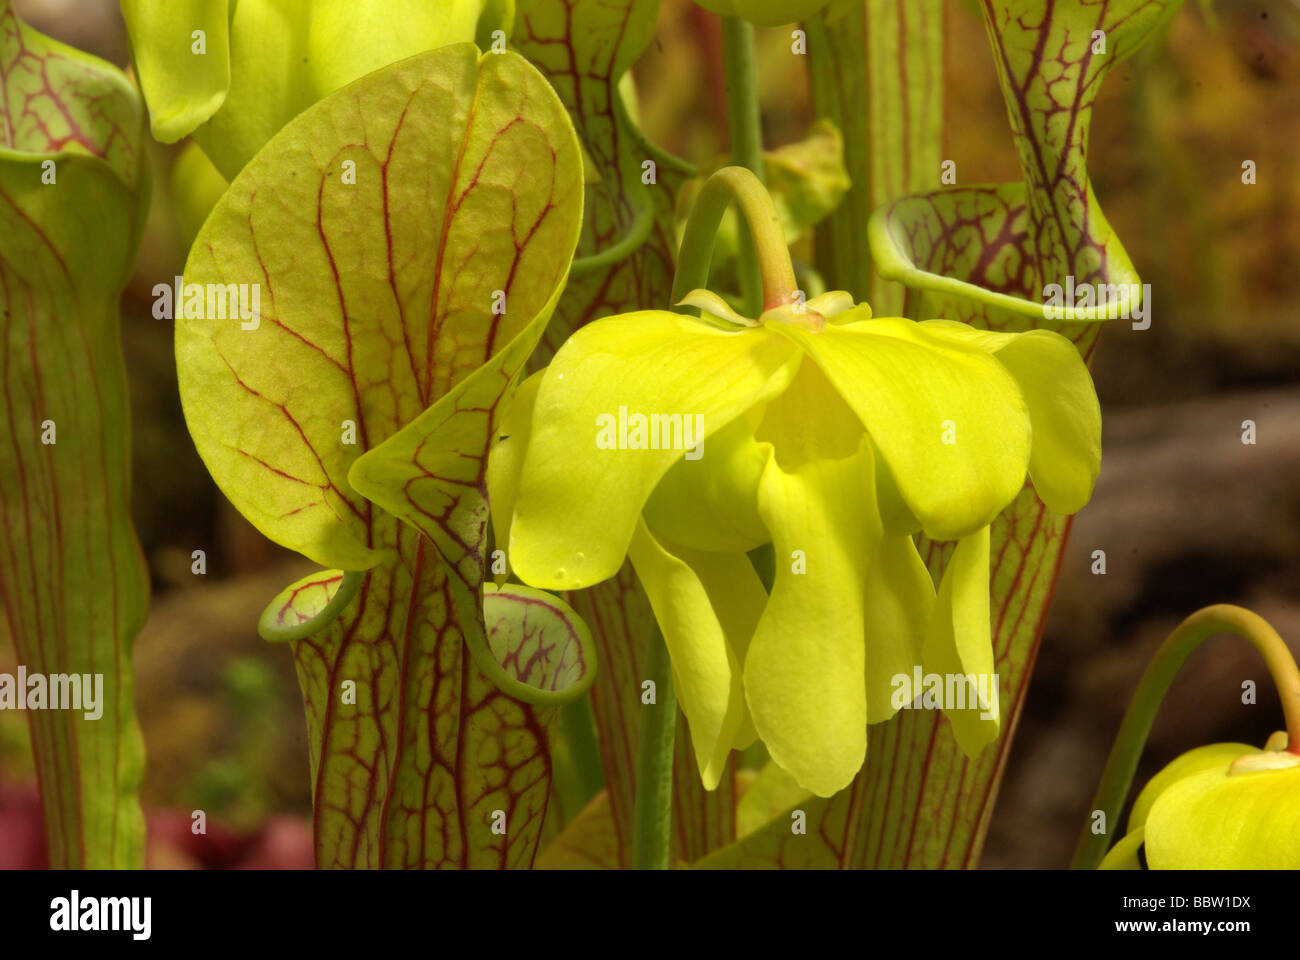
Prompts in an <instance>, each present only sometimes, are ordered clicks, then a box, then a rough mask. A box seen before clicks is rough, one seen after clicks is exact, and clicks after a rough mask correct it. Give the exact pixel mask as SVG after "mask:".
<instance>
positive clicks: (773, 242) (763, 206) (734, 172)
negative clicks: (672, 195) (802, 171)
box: [672, 167, 798, 314]
mask: <svg viewBox="0 0 1300 960" xmlns="http://www.w3.org/2000/svg"><path fill="white" fill-rule="evenodd" d="M733 201H734V202H735V204H736V206H737V207H738V208H739V210H740V212H741V214H742V216H743V217H744V220H745V222H746V224H748V226H749V232H750V235H751V236H752V237H753V238H754V251H755V253H756V254H757V258H758V260H757V263H758V276H759V279H760V282H761V287H762V304H763V309H764V310H770V309H772V308H774V307H779V306H782V305H784V304H788V303H791V302H792V301H793V300H794V296H795V291H796V290H797V289H798V282H797V281H796V280H795V276H794V265H793V264H792V263H791V260H790V249H789V248H788V247H787V246H786V243H785V234H784V233H783V231H782V228H781V220H780V218H779V217H778V216H777V213H776V207H775V206H773V204H772V198H771V197H770V196H768V193H767V190H766V189H764V187H763V184H762V183H761V182H760V181H759V179H758V178H757V177H756V176H755V175H754V174H753V173H751V172H750V171H749V170H747V169H745V168H743V167H723V168H722V169H721V170H719V171H718V172H717V173H715V174H713V176H711V177H709V179H708V181H707V182H706V183H705V184H704V187H703V189H701V190H700V195H699V197H697V198H696V200H695V206H693V207H692V208H691V216H690V219H689V220H687V222H686V231H685V233H684V234H683V236H682V246H681V250H680V251H679V253H678V257H677V273H676V275H675V276H674V277H673V294H672V296H673V302H674V303H679V302H680V301H681V300H682V298H683V297H685V296H686V295H687V294H688V293H690V292H691V291H692V290H697V289H701V288H703V287H704V286H705V284H706V282H707V281H708V276H709V260H710V259H711V257H712V253H713V241H714V238H715V236H716V235H717V232H718V224H719V223H720V222H721V220H722V215H723V213H725V212H726V210H727V206H728V205H729V204H730V203H732V202H733ZM754 313H755V314H756V313H757V311H754Z"/></svg>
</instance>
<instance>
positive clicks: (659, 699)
mask: <svg viewBox="0 0 1300 960" xmlns="http://www.w3.org/2000/svg"><path fill="white" fill-rule="evenodd" d="M647 640H648V642H647V644H646V660H647V667H648V673H649V677H648V679H650V680H652V681H654V690H655V700H654V702H653V703H650V704H642V712H641V743H640V746H639V747H638V749H637V758H636V807H635V810H634V813H633V820H632V824H633V826H632V856H633V859H632V862H633V865H634V866H635V867H636V868H637V869H638V870H667V869H668V860H669V852H668V851H669V845H670V842H671V839H672V817H673V738H674V735H675V733H676V730H677V696H676V694H675V693H674V691H673V675H672V670H671V666H670V662H669V659H668V648H667V646H666V645H665V644H664V637H663V634H662V633H661V632H660V631H659V627H658V625H655V626H654V627H653V628H652V629H651V632H650V636H649V637H648V638H647Z"/></svg>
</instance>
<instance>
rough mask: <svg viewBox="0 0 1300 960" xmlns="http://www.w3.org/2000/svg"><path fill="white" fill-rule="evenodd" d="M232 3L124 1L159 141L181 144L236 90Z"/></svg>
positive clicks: (152, 125)
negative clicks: (232, 81) (233, 81)
mask: <svg viewBox="0 0 1300 960" xmlns="http://www.w3.org/2000/svg"><path fill="white" fill-rule="evenodd" d="M228 7H229V3H228V0H217V2H213V0H169V2H167V3H156V2H152V0H123V2H122V16H123V18H124V19H125V20H126V26H127V30H128V32H129V33H130V35H131V53H132V56H133V58H134V61H135V72H136V76H137V77H138V78H139V81H140V87H141V89H142V90H143V91H144V96H145V101H146V102H147V103H148V104H149V125H150V129H151V131H152V132H153V135H154V139H155V140H159V141H161V142H162V143H175V142H176V141H177V140H179V139H180V138H181V137H183V136H185V135H186V134H188V133H189V132H190V131H192V130H193V129H194V128H195V127H197V126H198V125H199V124H201V123H203V122H205V121H206V120H208V118H209V117H211V116H212V115H213V114H214V113H216V112H217V110H219V109H220V108H221V105H222V104H223V103H225V101H226V94H227V92H228V91H229V90H230V18H229V13H228Z"/></svg>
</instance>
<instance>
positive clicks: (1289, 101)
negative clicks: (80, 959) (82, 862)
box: [0, 0, 1300, 867]
mask: <svg viewBox="0 0 1300 960" xmlns="http://www.w3.org/2000/svg"><path fill="white" fill-rule="evenodd" d="M15 6H16V7H17V8H18V10H19V12H20V14H21V15H22V16H24V17H25V18H26V19H27V20H28V21H29V22H31V23H32V24H33V25H34V26H35V27H37V28H38V29H40V30H42V31H43V32H46V33H48V34H50V35H53V36H55V37H58V38H59V39H61V40H64V41H65V42H68V43H71V44H73V45H75V46H78V47H81V48H82V49H86V50H89V51H91V52H94V53H97V54H99V55H100V56H103V57H106V58H107V59H109V60H112V61H113V62H115V63H118V64H121V65H125V64H126V62H127V46H126V40H125V33H124V29H123V27H122V23H121V18H120V15H119V13H118V9H117V3H116V0H26V2H24V0H18V2H16V3H15ZM947 36H948V41H947V50H946V59H947V66H948V72H949V85H948V86H949V94H948V97H949V102H948V110H947V117H948V119H947V123H946V136H947V143H946V146H945V150H944V156H945V157H946V158H951V159H953V160H955V161H956V162H957V170H958V171H959V175H960V180H961V181H962V182H966V183H971V182H980V181H990V180H1008V179H1015V178H1017V177H1018V175H1019V174H1018V168H1017V165H1016V160H1015V154H1014V150H1013V146H1012V142H1011V138H1010V132H1009V128H1008V125H1007V119H1006V114H1005V109H1004V106H1003V102H1002V98H1001V95H1000V93H999V91H998V87H997V82H996V78H995V75H994V69H993V63H992V59H991V56H990V52H989V48H988V44H987V41H986V39H985V35H984V30H983V26H982V24H981V23H980V21H979V18H978V15H977V14H976V13H975V12H974V5H973V4H968V3H966V2H964V0H950V2H949V10H948V34H947ZM759 40H760V58H759V63H760V86H761V88H762V94H763V99H764V104H765V112H764V125H765V134H766V142H767V145H768V146H769V147H771V146H778V145H780V144H783V143H787V142H789V141H792V140H795V139H798V138H800V137H801V136H802V135H803V134H804V132H805V131H806V129H807V126H808V124H809V122H810V120H811V117H810V113H809V105H808V101H807V82H806V78H805V77H804V75H803V73H802V63H801V61H800V58H797V57H792V56H790V55H789V42H790V41H789V31H788V30H768V31H760V32H759ZM636 77H637V81H638V87H639V90H640V95H641V117H642V125H643V127H644V128H645V129H646V130H647V132H648V133H649V134H650V135H651V137H652V139H654V140H656V141H658V142H659V143H661V144H663V145H664V146H666V147H668V148H669V149H671V150H673V151H674V152H677V153H679V154H680V155H682V156H684V157H687V158H688V159H690V160H692V161H694V162H696V163H700V164H705V163H707V162H709V161H710V160H712V159H713V158H714V157H716V155H717V154H718V153H720V152H722V151H725V150H726V146H727V145H726V134H725V130H726V125H725V114H724V103H723V94H722V77H721V42H720V37H719V36H718V33H717V30H716V25H715V22H714V21H713V20H712V18H710V17H709V16H707V15H704V14H702V13H701V12H700V11H698V10H696V9H695V8H694V7H693V6H692V5H691V4H690V3H689V2H687V0H662V9H661V14H660V22H659V29H658V34H657V37H656V40H655V42H654V43H653V44H652V45H651V47H650V49H649V51H648V52H647V53H646V55H645V56H644V57H643V58H642V60H641V62H640V63H639V64H638V66H637V68H636ZM1298 144H1300V3H1298V2H1296V0H1259V2H1254V0H1218V2H1212V3H1210V2H1205V3H1201V2H1195V0H1189V2H1188V3H1186V4H1185V6H1184V8H1183V9H1182V10H1181V11H1180V12H1179V13H1178V15H1177V17H1176V18H1175V20H1174V21H1173V23H1172V25H1171V27H1170V29H1169V31H1168V34H1167V36H1166V37H1165V38H1164V39H1163V42H1156V43H1154V44H1152V45H1151V46H1150V47H1149V48H1148V49H1147V50H1144V51H1143V52H1142V53H1140V54H1139V55H1137V56H1136V57H1135V58H1133V59H1130V60H1129V61H1127V62H1126V63H1124V64H1123V65H1121V66H1120V67H1119V68H1118V69H1117V70H1116V71H1115V73H1114V74H1113V75H1112V76H1111V78H1110V79H1109V80H1108V82H1107V85H1106V86H1105V87H1104V88H1103V90H1102V92H1101V97H1100V101H1099V103H1098V105H1097V108H1096V111H1095V115H1094V121H1093V135H1092V147H1091V157H1090V165H1091V172H1092V176H1093V180H1094V184H1095V187H1096V193H1097V196H1098V198H1099V199H1100V201H1101V203H1102V205H1103V206H1104V208H1105V210H1106V213H1107V216H1108V217H1109V219H1110V221H1111V223H1112V224H1113V225H1114V227H1115V229H1116V230H1117V231H1118V233H1119V235H1120V236H1121V237H1122V238H1123V241H1124V244H1125V246H1126V248H1127V249H1128V251H1129V254H1130V256H1131V257H1132V259H1133V262H1134V264H1135V265H1136V266H1137V268H1138V270H1139V272H1140V273H1141V275H1142V278H1143V280H1144V281H1145V282H1148V283H1150V284H1151V286H1152V290H1153V307H1152V323H1151V328H1150V329H1149V330H1147V331H1142V332H1139V331H1133V330H1131V329H1130V328H1129V326H1128V325H1127V324H1126V323H1122V322H1121V323H1116V324H1115V325H1113V327H1112V328H1111V329H1108V330H1107V331H1106V332H1105V334H1104V335H1103V336H1102V338H1101V346H1100V347H1099V349H1098V351H1097V354H1096V362H1095V367H1094V374H1095V377H1096V382H1097V390H1098V393H1099V395H1100V397H1101V401H1102V411H1103V420H1104V460H1103V466H1102V474H1101V479H1100V481H1099V483H1098V486H1097V490H1096V493H1095V495H1094V497H1093V500H1092V503H1091V504H1090V505H1089V506H1088V507H1087V508H1086V509H1085V510H1084V511H1083V512H1082V513H1081V514H1080V515H1079V516H1078V518H1077V519H1076V521H1075V523H1074V529H1073V534H1072V536H1071V539H1070V545H1069V547H1068V550H1067V555H1066V560H1065V564H1064V567H1063V569H1062V572H1061V576H1060V581H1059V584H1058V588H1057V595H1056V601H1055V605H1054V607H1053V610H1052V613H1051V616H1050V618H1049V620H1048V623H1047V628H1046V632H1045V634H1044V637H1043V643H1042V649H1041V653H1040V656H1039V660H1038V665H1037V668H1036V670H1035V673H1034V680H1033V683H1032V684H1031V685H1030V689H1029V695H1028V703H1027V707H1026V711H1025V714H1024V716H1023V719H1022V721H1021V724H1020V729H1019V732H1018V734H1017V739H1016V742H1015V744H1014V747H1013V749H1012V753H1011V759H1010V763H1009V768H1008V771H1007V776H1006V780H1005V782H1004V784H1003V787H1002V793H1001V798H1000V801H999V805H998V808H997V812H996V813H995V816H994V820H993V824H992V828H991V830H990V834H989V839H988V845H987V847H986V851H985V856H984V865H985V866H987V867H1060V866H1064V865H1065V864H1066V863H1067V861H1068V859H1069V854H1070V851H1071V849H1072V846H1073V842H1074V837H1075V834H1076V831H1077V829H1078V827H1079V825H1080V824H1081V823H1082V822H1083V818H1084V816H1085V813H1086V811H1087V808H1088V801H1089V798H1090V796H1091V794H1092V791H1093V789H1094V788H1095V786H1096V780H1097V776H1098V774H1099V773H1100V770H1101V767H1102V764H1103V762H1104V760H1105V756H1106V752H1107V750H1108V749H1109V744H1110V740H1111V738H1112V737H1113V735H1114V733H1115V730H1116V729H1117V727H1118V724H1119V719H1120V716H1121V714H1122V713H1123V710H1124V707H1125V705H1126V704H1127V701H1128V697H1129V695H1130V694H1131V692H1132V689H1133V686H1134V684H1135V682H1136V680H1137V677H1138V676H1139V674H1140V673H1141V671H1142V669H1143V668H1144V666H1145V664H1146V661H1147V659H1148V657H1149V656H1150V654H1151V652H1152V651H1153V649H1154V648H1155V646H1156V644H1158V643H1159V641H1160V640H1161V639H1162V638H1163V636H1164V635H1165V634H1166V633H1167V632H1168V631H1169V630H1170V629H1171V628H1172V627H1173V626H1174V625H1175V624H1176V623H1177V622H1178V621H1179V620H1180V619H1181V618H1182V617H1183V616H1185V615H1186V614H1188V613H1190V612H1192V611H1193V610H1195V609H1196V608H1198V607H1200V606H1203V605H1205V604H1207V603H1214V602H1221V601H1225V602H1235V603H1240V604H1243V605H1246V606H1249V607H1251V608H1252V609H1255V610H1256V611H1257V612H1259V613H1260V614H1261V615H1263V616H1264V617H1265V618H1267V619H1269V620H1270V621H1271V622H1272V623H1273V624H1274V625H1275V626H1276V627H1277V628H1278V630H1279V631H1280V632H1281V633H1282V634H1283V636H1284V637H1286V638H1287V639H1288V640H1289V641H1290V643H1291V644H1292V648H1293V649H1298V648H1300V481H1298V480H1297V477H1300V270H1297V263H1298V262H1300V172H1298V170H1297V161H1298V160H1300V157H1298V156H1297V145H1298ZM153 151H154V157H153V159H154V169H155V192H154V200H153V208H152V211H151V215H150V223H149V229H148V231H147V234H146V236H145V239H144V244H143V247H142V250H141V252H140V256H139V260H138V263H137V268H136V275H135V278H134V280H133V281H132V283H131V285H130V287H129V288H128V290H127V292H126V295H125V298H124V301H123V338H124V342H125V348H126V356H127V364H128V368H129V371H130V375H131V384H132V414H133V421H134V462H135V467H134V469H135V476H134V483H135V515H136V516H135V519H136V524H137V529H138V530H139V534H140V539H141V541H142V543H143V545H144V549H145V554H146V557H147V559H148V561H149V564H150V568H151V570H152V573H153V577H154V598H153V606H152V610H151V613H150V617H149V621H148V623H147V624H146V626H145V629H144V631H143V633H142V634H141V635H140V638H139V640H138V642H137V648H136V650H137V652H136V666H137V671H138V701H139V707H138V708H139V713H140V719H141V723H142V725H143V727H144V734H145V740H146V743H147V747H148V772H147V778H146V783H145V801H146V805H147V806H149V807H150V808H151V809H156V810H164V809H171V810H174V811H181V812H183V813H184V814H185V816H184V818H183V823H182V824H181V828H182V829H181V831H180V832H185V833H187V832H188V831H187V830H184V829H183V828H184V827H186V826H187V825H188V813H187V812H188V811H189V810H192V809H197V808H202V809H204V810H206V811H207V812H208V815H209V818H210V820H211V821H218V822H219V823H220V824H221V828H220V829H221V830H224V831H226V832H228V834H229V837H228V838H227V840H226V842H227V846H228V847H229V849H230V851H231V852H230V858H231V859H232V860H233V859H238V860H241V861H242V862H246V863H247V862H257V863H262V864H265V865H276V864H279V865H297V864H299V863H301V862H302V858H303V856H304V851H306V854H305V855H306V856H307V858H308V862H309V861H310V851H309V846H308V847H304V844H305V843H309V838H308V837H307V833H306V831H307V826H306V818H307V817H308V816H309V815H310V808H311V796H310V785H309V782H308V769H307V757H306V738H305V730H304V726H303V720H302V709H301V704H300V701H299V698H298V690H297V684H296V681H295V678H294V673H293V666H292V661H291V658H290V656H289V651H288V650H287V649H285V648H284V647H278V646H271V645H268V644H265V643H263V642H262V641H261V640H260V639H259V638H258V637H257V634H256V632H255V629H254V624H255V622H256V619H257V615H258V614H259V613H260V611H261V609H262V607H263V605H264V604H265V603H266V602H267V601H268V600H269V599H270V598H271V597H272V596H273V595H274V593H275V592H276V591H278V590H279V589H280V588H281V587H282V586H284V585H285V584H286V583H288V582H289V581H290V580H292V579H294V578H295V577H297V576H300V575H302V573H303V572H305V569H306V566H305V564H304V562H303V561H301V560H299V559H297V558H295V557H293V556H291V555H289V554H286V553H285V552H284V551H282V550H280V549H279V548H277V547H275V546H273V545H271V544H269V543H267V542H266V541H265V540H263V539H262V538H261V537H260V535H259V534H257V533H256V531H254V530H253V529H252V528H251V527H249V526H248V524H247V523H246V522H245V521H244V520H243V519H242V518H241V517H240V516H239V515H238V514H237V513H236V512H235V511H234V510H233V509H232V508H231V507H230V506H229V505H228V504H227V503H226V502H225V501H224V499H223V498H222V497H221V495H220V494H219V493H218V492H217V491H216V489H215V488H214V487H213V485H212V483H211V481H210V479H209V478H208V476H207V474H206V472H205V470H204V468H203V465H202V464H201V463H200V461H199V459H198V457H197V455H196V454H195V452H194V449H193V446H192V445H191V443H190V440H189V436H188V433H187V432H186V429H185V423H184V419H183V417H182V416H181V411H180V406H179V402H178V399H177V395H176V383H175V369H174V365H173V359H172V339H171V330H170V326H169V322H168V321H162V320H155V319H154V318H153V317H152V315H151V313H150V307H151V294H150V291H151V288H152V286H153V285H154V284H155V283H158V282H166V281H168V280H169V279H170V278H171V277H172V276H174V275H175V274H178V273H180V272H181V267H182V265H183V262H184V256H185V247H184V243H183V241H182V239H181V236H180V232H179V229H178V227H177V224H176V221H175V216H174V213H173V211H172V209H171V207H170V204H169V202H168V190H167V179H168V172H169V168H170V165H171V163H172V161H173V159H174V157H175V152H176V151H175V150H174V149H173V148H168V147H162V146H159V145H156V144H155V145H153ZM1247 159H1249V160H1254V161H1255V163H1256V166H1257V178H1258V182H1257V184H1256V185H1254V186H1244V185H1242V184H1241V180H1240V174H1241V163H1242V161H1243V160H1247ZM852 173H853V171H850V175H852ZM1247 419H1250V420H1254V421H1255V423H1256V426H1257V443H1255V444H1254V445H1245V444H1243V443H1242V442H1241V433H1242V428H1241V424H1242V421H1243V420H1247ZM195 549H204V550H206V551H207V556H208V573H207V575H206V576H204V577H197V576H194V575H192V574H191V573H190V564H191V560H190V554H191V551H193V550H195ZM1097 549H1102V550H1105V551H1106V555H1107V568H1108V569H1107V573H1106V575H1105V576H1095V575H1093V574H1092V573H1091V572H1090V566H1091V554H1092V551H1094V550H1097ZM13 664H14V657H13V652H12V649H11V648H9V647H8V646H7V645H5V644H4V640H3V638H0V670H12V667H13ZM1245 680H1254V681H1255V682H1256V684H1257V685H1258V688H1259V691H1260V695H1259V702H1258V704H1256V705H1252V706H1247V705H1243V704H1242V703H1241V685H1242V682H1243V681H1245ZM1280 727H1281V714H1280V709H1279V707H1278V704H1277V701H1276V698H1275V697H1274V696H1273V694H1272V691H1271V684H1270V683H1269V681H1268V677H1267V675H1266V673H1265V672H1264V670H1263V668H1262V665H1261V664H1260V662H1259V660H1258V658H1257V657H1256V656H1255V654H1254V653H1253V651H1252V650H1251V649H1250V648H1249V647H1248V646H1247V645H1246V644H1245V643H1243V642H1240V641H1232V640H1217V641H1213V642H1211V643H1209V644H1207V645H1206V647H1205V648H1204V649H1203V650H1202V651H1200V652H1199V653H1198V654H1197V655H1195V656H1194V657H1193V658H1192V660H1191V661H1190V662H1189V664H1188V666H1187V667H1186V668H1185V670H1184V672H1183V675H1182V676H1181V678H1180V679H1179V680H1178V682H1177V683H1176V684H1175V686H1174V689H1173V691H1172V692H1171V694H1170V697H1169V698H1168V700H1167V701H1166V705H1165V708H1164V710H1163V711H1162V713H1161V716H1160V718H1159V719H1158V721H1157V723H1156V727H1155V730H1154V732H1153V735H1152V739H1151V743H1150V745H1149V748H1148V750H1147V753H1146V755H1145V758H1144V762H1143V769H1142V770H1141V771H1140V774H1139V776H1140V778H1144V777H1145V776H1148V775H1150V774H1151V773H1153V772H1154V771H1155V770H1156V769H1158V768H1159V766H1161V765H1163V764H1164V763H1166V762H1168V761H1169V760H1170V759H1172V758H1173V757H1174V756H1176V755H1177V754H1178V753H1180V752H1182V751H1184V750H1186V749H1189V748H1191V747H1193V746H1196V745H1199V744H1202V743H1208V742H1213V741H1224V740H1240V741H1244V742H1247V743H1254V744H1257V745H1262V744H1263V741H1264V740H1265V738H1266V737H1267V736H1268V734H1269V733H1270V732H1271V731H1273V730H1275V729H1278V728H1280ZM30 777H31V759H30V753H29V748H28V746H27V730H26V723H25V720H24V718H23V716H22V715H20V714H14V713H0V784H3V786H0V837H3V836H6V835H12V834H10V833H9V832H8V831H7V830H6V826H5V825H6V823H7V822H8V821H7V820H6V818H7V817H8V818H9V820H13V819H14V817H16V816H17V813H16V812H15V811H18V810H19V809H20V808H21V807H22V805H23V804H25V803H29V802H30V790H29V789H27V788H25V787H23V786H22V784H23V782H24V781H26V780H30ZM158 819H159V822H164V821H165V819H166V818H165V817H160V818H158ZM155 832H156V833H157V832H158V831H155ZM164 832H165V831H164ZM241 838H242V839H241ZM196 857H197V855H196V854H191V853H187V852H186V850H185V849H183V845H181V844H176V843H171V842H168V840H167V837H166V836H163V835H162V834H161V833H159V835H158V836H155V838H154V841H153V844H152V846H151V861H152V862H153V863H155V864H156V865H173V864H174V865H184V864H186V863H196V862H197V860H196ZM259 858H260V859H259ZM0 862H2V861H0Z"/></svg>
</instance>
